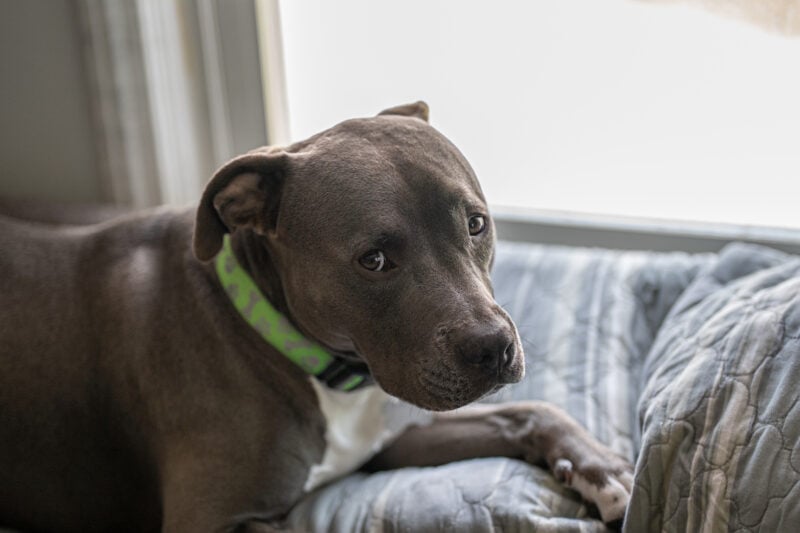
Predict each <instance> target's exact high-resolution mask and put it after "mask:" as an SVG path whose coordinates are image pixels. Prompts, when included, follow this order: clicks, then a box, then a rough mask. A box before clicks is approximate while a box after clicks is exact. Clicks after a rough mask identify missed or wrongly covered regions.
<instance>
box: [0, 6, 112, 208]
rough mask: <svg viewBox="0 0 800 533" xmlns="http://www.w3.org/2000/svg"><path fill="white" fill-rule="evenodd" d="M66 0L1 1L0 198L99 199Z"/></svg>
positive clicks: (87, 113)
mask: <svg viewBox="0 0 800 533" xmlns="http://www.w3.org/2000/svg"><path fill="white" fill-rule="evenodd" d="M79 31H80V30H79V26H78V21H77V17H75V14H74V13H73V10H72V7H71V2H70V1H69V0H24V1H20V0H0V195H2V196H10V197H28V198H42V199H51V200H65V201H77V202H95V201H101V200H102V199H103V198H104V194H103V190H102V187H101V182H100V178H99V176H98V169H97V163H96V159H97V158H96V156H97V154H96V153H95V148H94V143H93V140H92V122H91V120H92V119H91V115H90V111H89V109H90V107H89V94H88V87H87V83H86V81H85V77H84V71H83V67H82V64H81V50H80V44H79V39H78V37H79Z"/></svg>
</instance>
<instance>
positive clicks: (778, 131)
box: [280, 0, 800, 228]
mask: <svg viewBox="0 0 800 533" xmlns="http://www.w3.org/2000/svg"><path fill="white" fill-rule="evenodd" d="M280 7H281V15H282V20H283V37H284V46H285V61H286V63H285V65H286V78H287V88H288V108H289V125H290V130H291V135H292V137H293V138H294V139H300V138H303V137H305V136H307V135H310V134H312V133H314V132H316V131H318V130H320V129H323V128H325V127H327V126H329V125H331V124H332V123H334V122H337V121H339V120H342V119H345V118H349V117H353V116H363V115H368V114H371V113H375V112H377V111H379V110H381V109H383V108H385V107H389V106H392V105H395V104H399V103H403V102H408V101H413V100H417V99H424V100H426V101H427V102H428V103H429V104H430V106H431V121H432V123H433V124H434V125H435V126H437V127H438V128H439V129H440V130H441V131H443V132H444V133H445V134H446V135H447V136H449V137H450V138H451V139H452V140H453V141H454V142H455V143H456V145H458V146H459V148H460V149H461V150H462V151H463V152H464V153H465V154H466V156H467V158H468V159H469V160H470V161H471V162H472V164H473V166H474V167H475V169H476V171H477V173H478V176H479V178H480V179H481V181H482V184H483V188H484V192H485V193H486V196H487V198H488V199H489V201H490V203H491V204H493V205H495V206H511V207H518V208H526V209H545V210H558V211H571V212H583V213H590V214H600V215H615V216H626V217H646V218H663V219H673V220H687V221H702V222H715V223H730V224H737V225H758V226H776V227H789V228H792V227H793V228H797V227H800V208H799V205H800V36H794V37H791V36H789V37H787V36H784V35H780V34H777V33H770V32H768V31H766V30H764V29H761V28H759V27H757V26H755V25H750V24H747V23H745V22H741V21H738V20H735V19H729V18H724V17H721V16H718V15H714V14H711V13H708V12H705V11H703V10H701V9H698V8H692V7H685V6H683V5H660V4H657V5H653V4H651V3H648V2H639V1H635V0H558V1H555V0H553V1H547V2H546V1H541V0H535V1H530V2H523V1H511V0H498V1H491V2H490V1H488V0H481V1H478V0H436V1H431V0H405V1H403V2H389V1H375V0H337V1H335V2H330V1H326V0H289V1H283V2H282V3H281V5H280ZM798 16H800V15H798Z"/></svg>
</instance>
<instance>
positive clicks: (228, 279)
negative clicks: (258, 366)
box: [216, 235, 371, 391]
mask: <svg viewBox="0 0 800 533" xmlns="http://www.w3.org/2000/svg"><path fill="white" fill-rule="evenodd" d="M216 266H217V276H218V277H219V280H220V282H221V283H222V286H223V287H224V288H225V292H227V293H228V296H229V297H230V300H231V302H232V303H233V306H234V307H236V309H237V311H239V314H240V315H242V318H244V319H245V321H246V322H247V323H248V324H250V326H252V328H253V329H255V330H256V331H257V332H258V333H259V334H260V335H261V337H262V338H263V339H264V340H265V341H267V342H268V343H270V344H271V345H272V346H274V347H275V349H276V350H278V351H279V352H281V353H282V354H283V355H285V356H286V357H287V358H288V359H289V360H290V361H291V362H293V363H294V364H296V365H297V366H299V367H300V368H302V369H303V370H304V371H305V372H307V373H308V374H311V375H313V376H316V377H317V379H319V380H320V381H322V382H324V383H325V384H326V385H328V386H329V387H331V388H334V389H338V390H343V391H352V390H355V389H357V388H359V387H360V386H362V385H366V384H368V383H370V382H371V379H370V376H369V371H368V370H367V369H366V366H365V365H357V364H352V363H348V362H346V361H344V360H342V359H339V358H336V357H334V356H333V355H331V354H329V353H328V352H327V351H325V349H324V348H322V346H320V345H319V344H317V343H315V342H313V341H311V340H309V339H307V338H306V337H305V336H303V334H302V333H300V332H299V331H297V329H296V328H295V327H294V326H293V325H292V324H291V323H290V322H289V320H287V318H286V317H285V316H283V315H282V314H281V313H279V312H278V310H277V309H275V308H274V307H273V306H272V304H271V303H270V302H269V300H267V299H266V298H265V297H264V295H263V294H261V291H260V290H259V289H258V287H257V286H256V284H255V282H254V281H253V279H252V278H251V277H250V275H249V274H248V273H247V272H246V271H245V270H244V269H243V268H242V267H241V266H240V265H239V262H238V261H236V257H235V256H234V254H233V250H232V248H231V242H230V236H229V235H225V239H224V241H223V245H222V250H221V251H220V252H219V254H218V255H217V258H216Z"/></svg>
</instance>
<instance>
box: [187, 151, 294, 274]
mask: <svg viewBox="0 0 800 533" xmlns="http://www.w3.org/2000/svg"><path fill="white" fill-rule="evenodd" d="M286 162H287V156H286V153H285V152H283V151H276V150H274V149H269V148H261V149H258V150H254V151H252V152H248V153H247V154H245V155H242V156H239V157H237V158H235V159H233V160H231V161H229V162H228V163H226V164H225V165H224V166H223V167H222V168H220V169H219V170H218V171H217V172H216V174H214V177H213V178H211V181H209V182H208V185H207V186H206V189H205V191H204V192H203V196H202V198H201V199H200V205H199V207H198V208H197V218H196V219H195V225H194V242H193V247H194V255H195V257H197V258H198V259H199V260H200V261H208V260H210V259H213V257H214V256H215V255H217V253H218V252H219V250H220V248H221V247H222V238H223V237H224V236H225V233H233V232H234V231H236V230H237V229H241V228H251V229H253V230H254V231H255V232H257V233H262V234H264V233H266V232H267V231H269V230H270V229H274V227H275V224H276V221H277V217H278V203H279V201H280V194H281V190H282V189H283V181H284V176H285V169H286Z"/></svg>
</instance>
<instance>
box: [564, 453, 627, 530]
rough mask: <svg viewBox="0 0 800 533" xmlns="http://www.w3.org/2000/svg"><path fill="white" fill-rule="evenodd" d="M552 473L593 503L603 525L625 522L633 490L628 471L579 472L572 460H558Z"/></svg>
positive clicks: (595, 470) (566, 485)
mask: <svg viewBox="0 0 800 533" xmlns="http://www.w3.org/2000/svg"><path fill="white" fill-rule="evenodd" d="M551 470H552V472H553V476H554V477H555V478H556V480H558V481H559V482H561V483H563V484H564V486H565V487H569V488H571V489H573V490H574V491H576V492H578V493H579V494H580V495H581V496H582V497H583V499H584V500H586V501H588V502H590V503H593V504H594V505H595V506H596V507H597V509H598V511H600V517H601V518H602V520H603V522H605V523H606V524H609V523H612V522H616V521H620V520H622V519H623V518H624V516H625V510H626V508H627V506H628V501H629V500H630V497H631V490H632V487H633V475H632V474H631V473H630V472H629V471H627V469H621V470H616V469H614V470H612V469H608V470H605V473H603V472H602V470H598V468H597V467H596V466H595V467H593V468H591V469H589V470H583V471H582V470H581V469H580V468H576V466H575V465H574V464H573V462H572V461H571V460H569V459H567V458H560V459H557V460H556V461H555V462H554V463H553V466H552V468H551Z"/></svg>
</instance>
